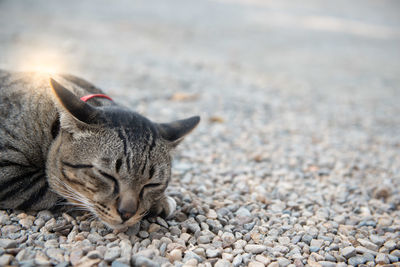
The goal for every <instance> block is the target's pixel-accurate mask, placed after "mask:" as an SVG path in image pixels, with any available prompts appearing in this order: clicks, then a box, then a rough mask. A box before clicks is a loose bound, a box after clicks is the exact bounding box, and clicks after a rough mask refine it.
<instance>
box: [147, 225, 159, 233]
mask: <svg viewBox="0 0 400 267" xmlns="http://www.w3.org/2000/svg"><path fill="white" fill-rule="evenodd" d="M160 228H161V226H160V225H159V224H156V223H152V224H150V226H149V229H148V232H149V233H153V232H157V231H158V230H160Z"/></svg>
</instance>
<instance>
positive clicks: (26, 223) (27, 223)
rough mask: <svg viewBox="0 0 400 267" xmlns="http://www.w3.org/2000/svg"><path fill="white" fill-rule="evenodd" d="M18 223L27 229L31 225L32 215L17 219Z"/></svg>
mask: <svg viewBox="0 0 400 267" xmlns="http://www.w3.org/2000/svg"><path fill="white" fill-rule="evenodd" d="M19 224H20V225H22V227H24V228H25V229H29V228H31V227H32V225H33V218H32V216H28V217H26V218H24V219H21V220H19Z"/></svg>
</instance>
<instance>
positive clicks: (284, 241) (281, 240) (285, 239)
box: [278, 236, 290, 245]
mask: <svg viewBox="0 0 400 267" xmlns="http://www.w3.org/2000/svg"><path fill="white" fill-rule="evenodd" d="M278 242H279V243H281V244H282V245H287V244H289V243H290V238H289V237H287V236H281V237H279V238H278Z"/></svg>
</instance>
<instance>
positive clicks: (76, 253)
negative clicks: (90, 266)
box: [69, 249, 83, 265]
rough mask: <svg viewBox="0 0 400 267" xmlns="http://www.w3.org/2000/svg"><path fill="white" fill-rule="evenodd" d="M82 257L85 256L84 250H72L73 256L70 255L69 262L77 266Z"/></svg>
mask: <svg viewBox="0 0 400 267" xmlns="http://www.w3.org/2000/svg"><path fill="white" fill-rule="evenodd" d="M82 256H83V252H82V250H80V249H77V250H72V252H71V254H70V255H69V260H70V261H71V263H72V265H76V264H78V262H79V260H80V259H81V258H82Z"/></svg>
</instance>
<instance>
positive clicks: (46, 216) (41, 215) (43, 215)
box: [36, 210, 53, 222]
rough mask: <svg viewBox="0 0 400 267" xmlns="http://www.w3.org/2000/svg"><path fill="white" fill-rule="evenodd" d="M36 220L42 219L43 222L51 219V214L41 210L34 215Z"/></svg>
mask: <svg viewBox="0 0 400 267" xmlns="http://www.w3.org/2000/svg"><path fill="white" fill-rule="evenodd" d="M36 217H38V218H42V219H43V220H44V221H45V222H47V221H48V220H50V219H52V218H53V214H52V213H51V212H50V211H48V210H41V211H39V212H38V214H37V215H36Z"/></svg>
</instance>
